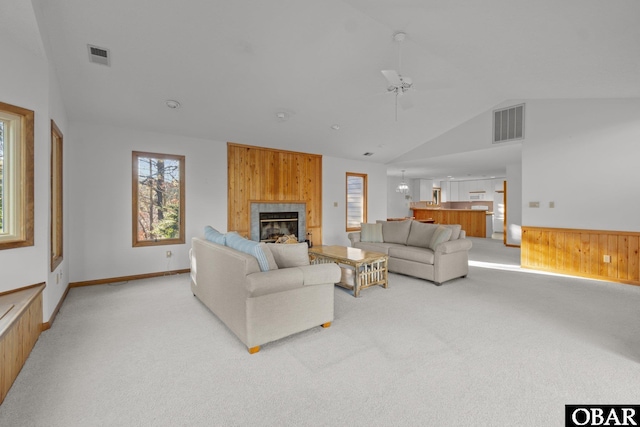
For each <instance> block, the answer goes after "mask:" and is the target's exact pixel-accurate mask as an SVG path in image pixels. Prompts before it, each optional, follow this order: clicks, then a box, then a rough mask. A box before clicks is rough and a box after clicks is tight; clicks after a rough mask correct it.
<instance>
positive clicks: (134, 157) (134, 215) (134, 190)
mask: <svg viewBox="0 0 640 427" xmlns="http://www.w3.org/2000/svg"><path fill="white" fill-rule="evenodd" d="M140 157H147V158H153V159H171V160H177V161H178V162H179V164H180V213H179V222H180V224H179V227H180V232H179V236H178V237H176V238H174V239H160V240H138V198H139V196H138V184H139V181H138V159H139V158H140ZM185 169H186V158H185V156H182V155H179V154H163V153H149V152H145V151H132V152H131V240H132V243H131V245H132V247H134V248H137V247H145V246H161V245H181V244H184V243H185V233H186V231H185V216H186V214H185V212H186V206H185V199H186V195H185V193H186V183H185V176H186V172H185Z"/></svg>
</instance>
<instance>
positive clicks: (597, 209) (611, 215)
mask: <svg viewBox="0 0 640 427" xmlns="http://www.w3.org/2000/svg"><path fill="white" fill-rule="evenodd" d="M527 122H528V125H527V130H526V132H527V137H526V141H525V142H523V144H522V206H523V212H522V223H523V225H528V226H542V227H559V228H579V229H593V230H620V231H640V220H638V212H640V168H639V167H638V159H639V158H640V143H639V141H640V99H637V98H635V99H600V100H592V99H581V100H534V101H527ZM510 184H511V183H509V185H510ZM532 201H537V202H540V208H529V202H532ZM550 201H553V202H555V208H553V209H551V208H549V202H550Z"/></svg>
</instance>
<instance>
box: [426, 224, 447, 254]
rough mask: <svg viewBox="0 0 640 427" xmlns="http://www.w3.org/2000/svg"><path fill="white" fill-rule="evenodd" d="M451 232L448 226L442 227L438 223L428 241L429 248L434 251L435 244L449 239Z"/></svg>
mask: <svg viewBox="0 0 640 427" xmlns="http://www.w3.org/2000/svg"><path fill="white" fill-rule="evenodd" d="M451 232H452V230H451V229H450V228H449V227H444V226H442V225H439V226H438V228H437V229H436V231H435V233H433V236H431V242H429V248H430V249H433V250H434V251H435V250H436V246H438V245H439V244H440V243H443V242H446V241H448V240H449V238H450V237H451Z"/></svg>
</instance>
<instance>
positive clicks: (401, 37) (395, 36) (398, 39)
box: [393, 31, 407, 43]
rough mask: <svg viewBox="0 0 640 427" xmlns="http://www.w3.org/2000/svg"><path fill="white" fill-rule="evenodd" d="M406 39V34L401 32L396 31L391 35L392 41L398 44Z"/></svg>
mask: <svg viewBox="0 0 640 427" xmlns="http://www.w3.org/2000/svg"><path fill="white" fill-rule="evenodd" d="M406 37H407V33H405V32H403V31H396V32H395V33H393V41H396V42H398V43H399V42H403V41H404V39H405V38H406Z"/></svg>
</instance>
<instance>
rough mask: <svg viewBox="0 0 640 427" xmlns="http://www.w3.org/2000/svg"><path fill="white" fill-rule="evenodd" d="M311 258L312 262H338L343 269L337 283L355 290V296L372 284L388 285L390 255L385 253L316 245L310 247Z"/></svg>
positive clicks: (385, 286)
mask: <svg viewBox="0 0 640 427" xmlns="http://www.w3.org/2000/svg"><path fill="white" fill-rule="evenodd" d="M309 258H310V261H311V263H312V264H327V263H332V262H335V263H337V264H338V265H339V266H340V268H341V269H342V277H341V278H340V282H338V283H336V285H338V286H340V287H343V288H346V289H349V290H351V291H353V296H354V297H358V296H359V295H360V290H362V289H365V288H368V287H370V286H375V285H381V286H382V287H384V288H387V286H388V280H387V262H388V260H389V257H388V256H387V255H385V254H383V253H380V252H371V251H364V250H362V249H358V248H350V247H347V246H314V247H313V248H310V249H309Z"/></svg>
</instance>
